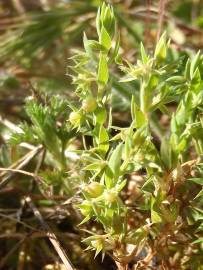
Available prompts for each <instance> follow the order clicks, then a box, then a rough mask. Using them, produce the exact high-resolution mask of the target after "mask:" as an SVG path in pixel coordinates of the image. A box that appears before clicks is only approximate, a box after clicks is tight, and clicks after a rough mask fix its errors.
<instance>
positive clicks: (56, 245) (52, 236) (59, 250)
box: [25, 197, 75, 270]
mask: <svg viewBox="0 0 203 270" xmlns="http://www.w3.org/2000/svg"><path fill="white" fill-rule="evenodd" d="M25 201H26V202H27V204H28V205H29V206H30V208H31V209H32V211H33V213H34V215H35V217H36V218H37V219H38V221H39V222H40V224H41V226H42V227H43V228H44V230H45V231H46V232H47V236H48V238H49V240H50V242H51V243H52V245H53V247H54V249H55V250H56V252H57V253H58V255H59V257H60V258H61V261H62V262H63V263H64V265H65V267H66V269H67V270H74V269H75V268H74V267H73V265H72V263H71V261H70V259H69V258H68V257H67V255H66V253H65V251H64V250H63V248H62V247H61V245H60V243H59V241H58V239H57V237H56V235H55V234H54V233H53V232H51V230H50V228H49V225H48V224H47V223H46V222H45V220H44V219H43V217H42V215H41V213H40V212H39V210H38V209H37V208H36V206H35V205H34V204H33V202H32V199H31V198H30V197H26V198H25Z"/></svg>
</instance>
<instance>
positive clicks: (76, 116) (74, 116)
mask: <svg viewBox="0 0 203 270" xmlns="http://www.w3.org/2000/svg"><path fill="white" fill-rule="evenodd" d="M81 118H82V115H81V114H80V113H79V112H71V113H70V115H69V121H70V122H71V124H72V125H74V126H78V125H79V124H80V121H81Z"/></svg>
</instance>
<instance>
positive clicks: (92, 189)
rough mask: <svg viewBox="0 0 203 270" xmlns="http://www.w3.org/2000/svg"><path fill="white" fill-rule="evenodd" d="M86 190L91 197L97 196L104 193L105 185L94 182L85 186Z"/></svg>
mask: <svg viewBox="0 0 203 270" xmlns="http://www.w3.org/2000/svg"><path fill="white" fill-rule="evenodd" d="M84 191H85V192H87V194H88V195H89V196H90V197H92V198H97V197H99V196H100V195H101V194H102V193H103V191H104V187H103V186H102V185H101V184H100V183H97V182H92V183H90V184H89V185H88V186H86V187H85V188H84Z"/></svg>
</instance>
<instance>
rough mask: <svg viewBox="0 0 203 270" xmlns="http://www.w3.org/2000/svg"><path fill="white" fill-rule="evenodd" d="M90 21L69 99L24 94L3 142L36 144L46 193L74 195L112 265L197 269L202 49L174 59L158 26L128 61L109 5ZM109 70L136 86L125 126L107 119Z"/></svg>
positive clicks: (202, 215) (89, 239) (87, 228)
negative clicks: (92, 29)
mask: <svg viewBox="0 0 203 270" xmlns="http://www.w3.org/2000/svg"><path fill="white" fill-rule="evenodd" d="M96 30H97V35H98V40H89V39H88V38H87V36H86V34H84V39H83V42H84V51H77V52H76V54H75V55H74V56H73V57H72V58H71V61H72V65H71V66H70V67H69V69H68V75H70V76H71V77H72V80H73V84H74V85H75V87H76V91H75V94H76V97H77V101H75V100H74V101H72V102H70V101H67V100H64V97H60V96H59V97H52V98H50V100H49V102H46V103H44V104H43V103H42V104H41V103H40V102H39V101H36V100H28V102H27V104H26V112H27V114H28V116H29V117H30V119H31V123H32V125H31V126H28V125H27V124H24V125H22V126H21V129H22V132H21V133H20V134H14V135H13V137H12V139H11V142H12V143H14V144H17V143H20V142H21V141H32V143H33V144H42V145H43V147H44V148H45V149H46V151H47V153H46V154H47V155H48V159H47V162H49V168H52V166H55V167H54V169H50V171H49V174H48V175H47V172H43V171H42V172H41V176H42V178H44V179H45V180H47V181H46V183H47V184H48V185H50V186H51V187H52V192H58V191H59V190H60V192H61V190H62V189H63V190H64V191H65V192H66V194H68V195H69V196H70V195H71V196H73V195H74V194H75V193H76V194H77V196H78V194H79V199H78V200H79V201H76V202H75V203H74V207H75V213H76V216H77V217H78V210H79V212H80V213H81V216H83V219H81V223H80V224H79V228H80V229H81V230H83V232H84V234H85V237H86V238H85V239H83V242H84V244H85V245H86V246H87V249H88V250H89V249H90V250H94V251H95V256H97V255H98V254H100V253H101V254H102V257H103V258H104V256H105V255H108V256H111V258H112V259H113V260H114V262H115V264H116V265H117V267H118V269H120V270H127V269H160V270H161V269H170V270H171V269H174V270H175V269H177V270H180V269H183V270H190V269H193V270H202V269H203V268H202V265H203V258H202V257H203V256H202V249H203V238H202V232H203V223H202V220H203V210H202V203H203V196H202V195H203V190H202V185H203V163H202V154H203V82H202V77H201V73H202V71H203V56H202V55H201V53H200V52H198V53H197V54H196V55H193V56H192V57H189V58H188V59H185V58H184V59H183V58H181V57H177V59H175V60H174V59H173V57H171V54H172V52H173V48H171V46H170V42H169V41H168V40H167V35H166V34H165V33H164V34H163V35H162V36H161V38H160V39H159V41H158V43H157V44H156V46H155V49H154V52H150V53H148V52H147V51H146V50H145V48H144V45H143V44H141V45H140V56H138V60H137V63H136V64H135V63H131V62H129V61H127V60H125V59H122V56H121V51H122V50H121V44H120V36H119V31H118V27H117V25H116V19H115V15H114V11H113V8H112V6H110V5H107V4H105V3H104V4H103V5H102V6H101V8H99V10H98V14H97V18H96ZM115 73H116V74H117V77H118V76H119V79H118V81H117V84H119V85H122V87H124V88H127V87H128V85H129V82H131V81H135V82H136V84H135V85H136V86H137V87H135V89H134V92H133V93H132V98H131V112H129V115H130V117H129V119H127V121H126V122H127V123H128V125H126V126H125V127H123V126H119V125H115V121H114V120H115V119H114V107H113V102H112V95H113V91H114V89H113V86H112V85H113V83H112V81H113V80H115V76H114V75H115ZM118 74H119V75H118ZM116 94H117V92H115V95H116ZM68 110H69V111H68ZM70 110H71V111H70ZM69 112H70V113H69ZM163 118H164V119H165V123H164V125H165V126H162V125H163V121H162V120H163ZM156 127H159V131H158V132H157V131H156ZM78 142H80V143H78ZM71 145H77V149H76V150H75V149H73V150H71V151H72V152H74V155H75V156H77V162H75V163H74V162H71V160H70V159H69V156H68V155H67V152H70V149H69V148H70V146H71ZM75 156H74V157H75ZM73 163H74V165H73ZM45 190H46V187H44V190H43V191H45ZM71 214H72V215H74V212H73V211H72V212H71Z"/></svg>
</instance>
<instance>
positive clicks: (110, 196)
mask: <svg viewBox="0 0 203 270" xmlns="http://www.w3.org/2000/svg"><path fill="white" fill-rule="evenodd" d="M104 199H105V202H106V203H113V202H115V201H116V199H117V194H116V192H115V191H113V190H108V191H106V192H105V194H104Z"/></svg>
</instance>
